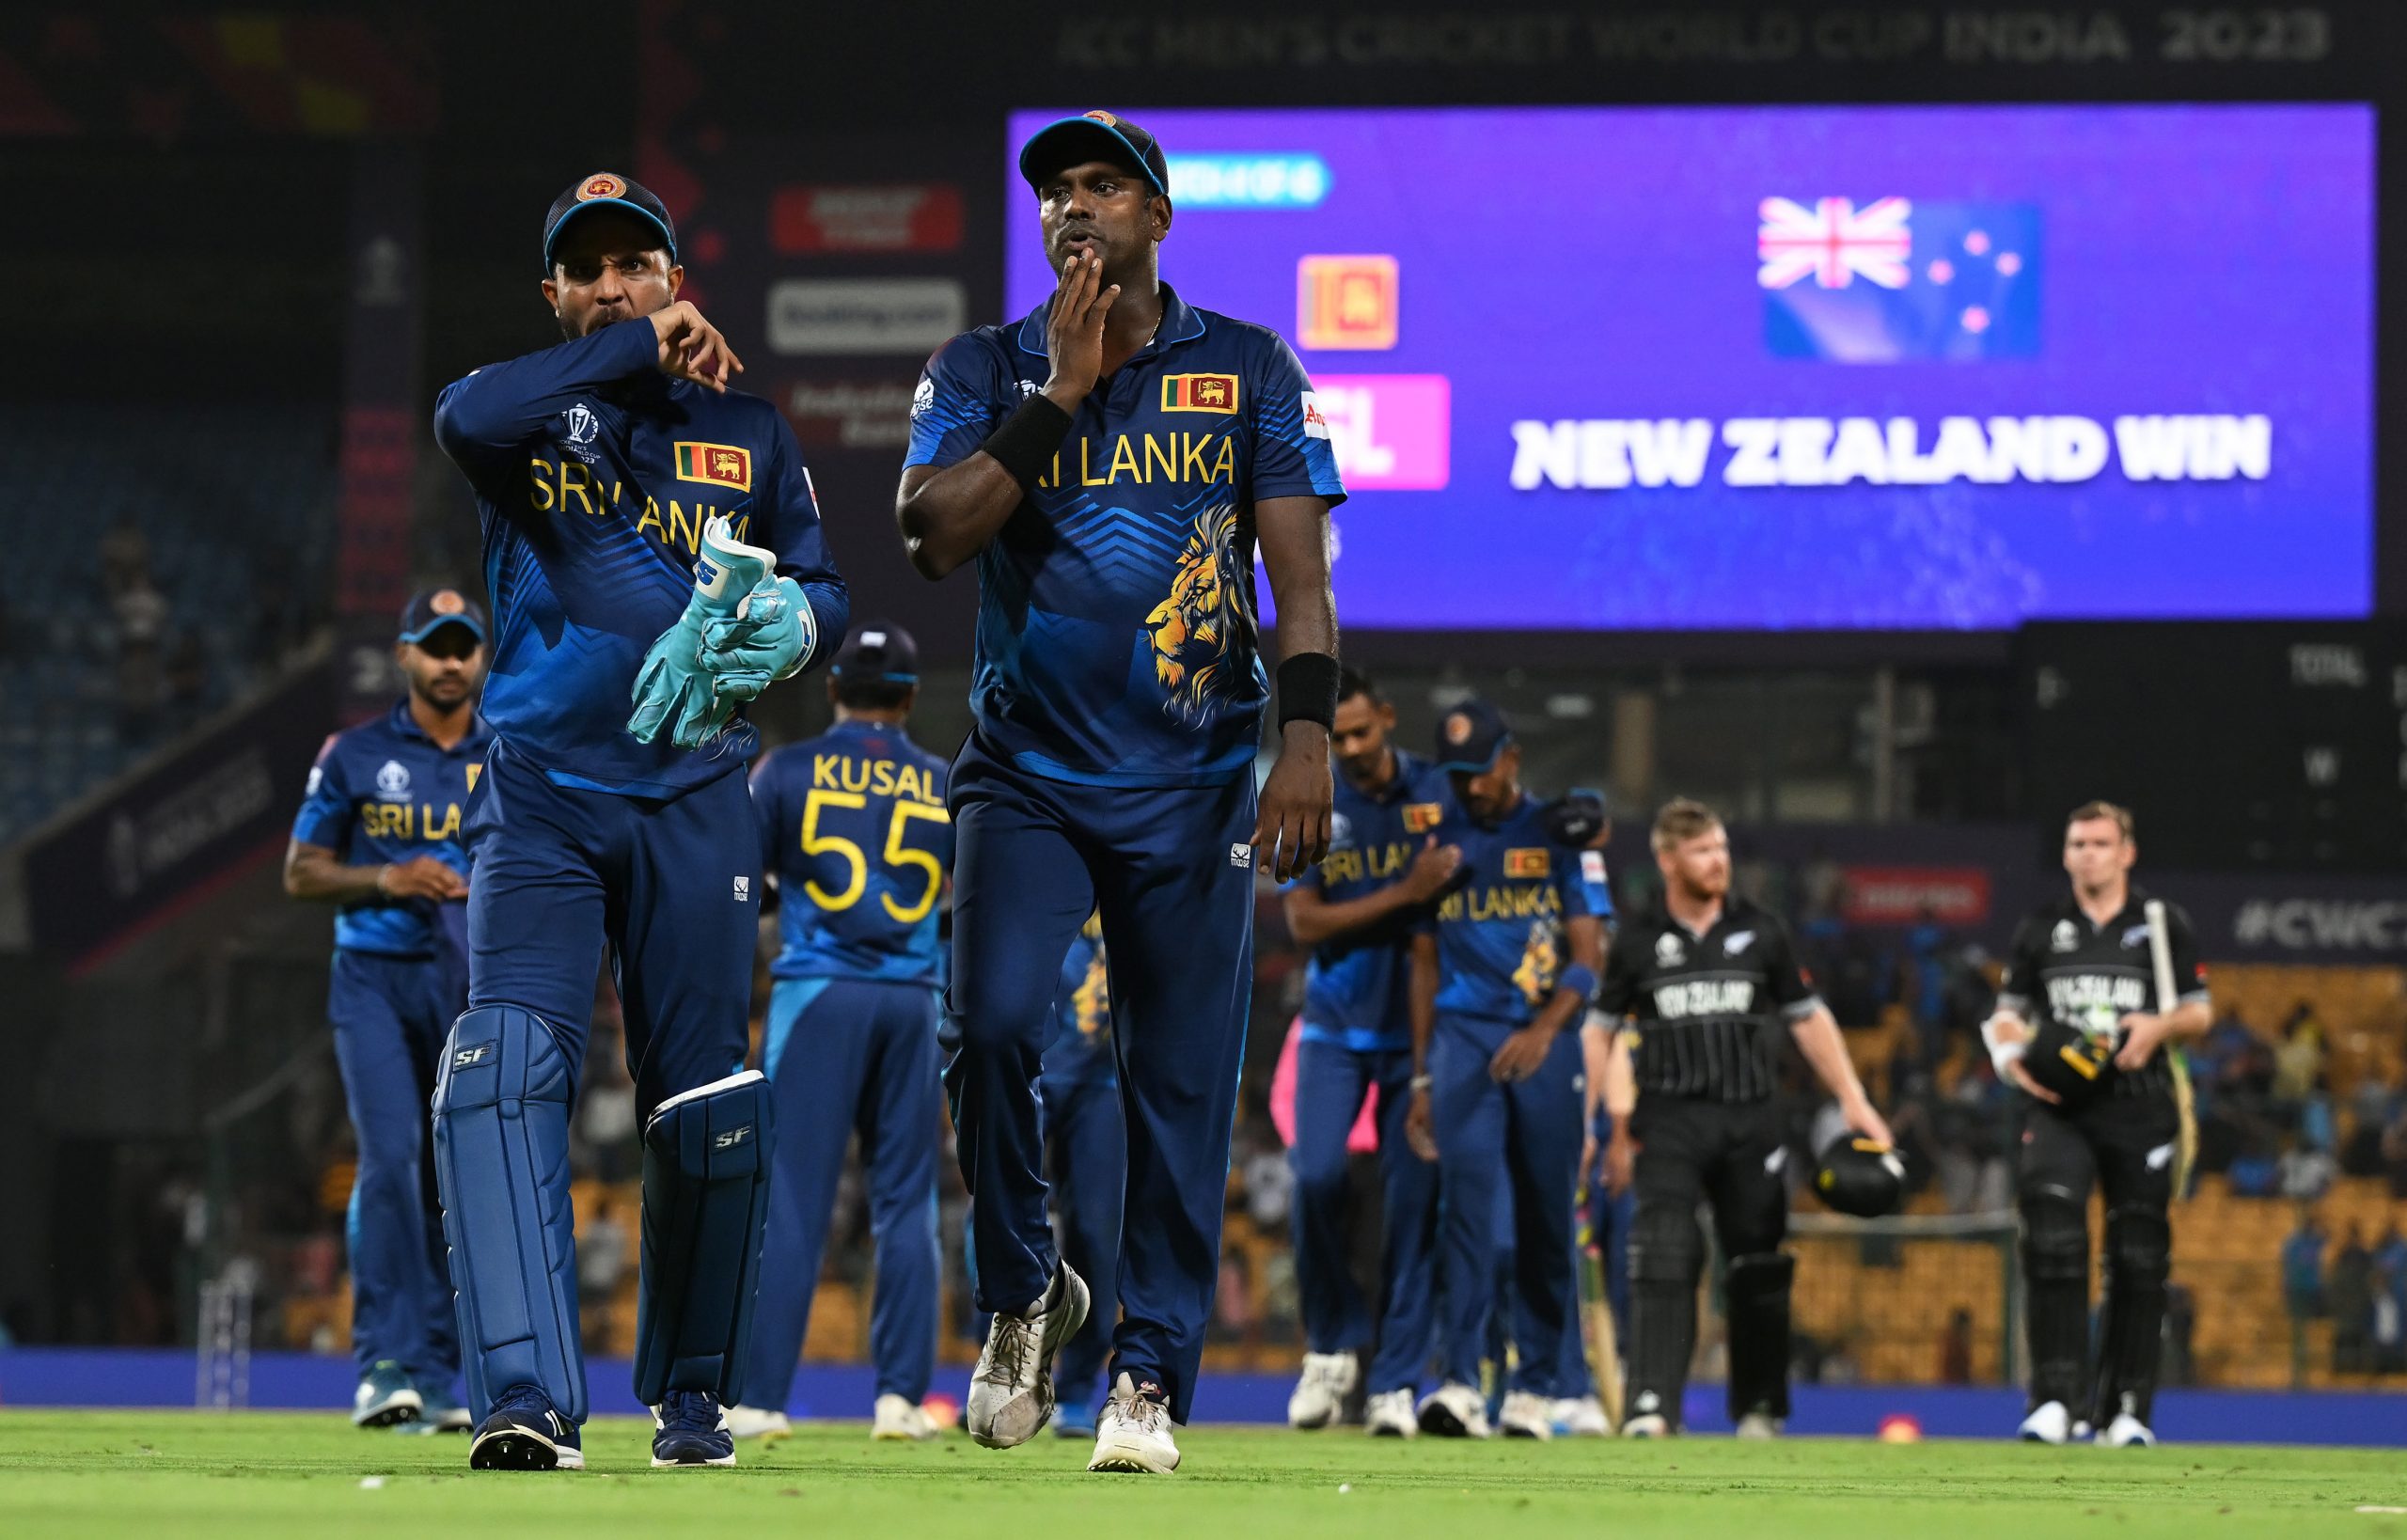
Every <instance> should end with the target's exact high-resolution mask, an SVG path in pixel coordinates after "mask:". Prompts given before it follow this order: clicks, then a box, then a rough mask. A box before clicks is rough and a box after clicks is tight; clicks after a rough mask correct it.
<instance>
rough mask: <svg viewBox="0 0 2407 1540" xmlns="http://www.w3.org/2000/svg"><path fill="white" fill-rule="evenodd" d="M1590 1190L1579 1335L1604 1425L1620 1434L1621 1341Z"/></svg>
mask: <svg viewBox="0 0 2407 1540" xmlns="http://www.w3.org/2000/svg"><path fill="white" fill-rule="evenodd" d="M1588 1194H1589V1189H1588V1188H1586V1187H1582V1188H1581V1189H1580V1200H1579V1214H1580V1235H1579V1242H1580V1335H1581V1338H1582V1339H1583V1340H1584V1341H1585V1343H1586V1344H1587V1348H1588V1373H1589V1374H1590V1375H1593V1376H1594V1377H1595V1379H1596V1381H1597V1400H1598V1401H1599V1402H1601V1403H1603V1405H1604V1408H1605V1422H1607V1423H1608V1424H1609V1425H1611V1427H1612V1428H1613V1431H1614V1432H1615V1433H1619V1432H1620V1431H1621V1403H1622V1385H1621V1341H1620V1339H1619V1338H1618V1337H1617V1336H1616V1335H1615V1334H1614V1331H1613V1296H1612V1295H1611V1294H1609V1293H1608V1292H1607V1291H1606V1288H1605V1252H1604V1248H1603V1247H1602V1246H1600V1245H1599V1244H1597V1232H1596V1225H1595V1222H1594V1221H1593V1220H1592V1219H1591V1218H1590V1217H1589V1214H1590V1210H1589V1206H1588Z"/></svg>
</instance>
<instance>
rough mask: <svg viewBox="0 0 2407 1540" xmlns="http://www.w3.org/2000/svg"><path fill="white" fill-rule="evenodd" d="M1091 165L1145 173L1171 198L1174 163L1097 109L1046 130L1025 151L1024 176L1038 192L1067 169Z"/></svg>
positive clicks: (1134, 129) (1124, 122)
mask: <svg viewBox="0 0 2407 1540" xmlns="http://www.w3.org/2000/svg"><path fill="white" fill-rule="evenodd" d="M1089 161H1117V162H1120V163H1121V164H1123V165H1127V166H1129V167H1130V168H1131V169H1133V170H1137V171H1141V172H1143V173H1144V176H1145V180H1146V181H1150V182H1152V183H1153V184H1154V191H1155V192H1156V193H1159V194H1161V195H1162V196H1165V197H1167V196H1169V195H1170V162H1169V161H1167V160H1166V159H1164V158H1163V156H1162V147H1161V145H1160V143H1159V142H1158V141H1156V139H1155V138H1154V136H1153V135H1152V134H1148V133H1146V132H1145V131H1144V130H1143V129H1141V128H1139V127H1138V126H1137V125H1136V124H1134V123H1132V122H1130V121H1128V119H1126V118H1122V117H1120V116H1118V115H1117V114H1114V113H1108V112H1105V111H1104V110H1103V109H1102V108H1100V107H1098V108H1096V109H1095V110H1094V111H1093V112H1091V113H1088V114H1086V115H1085V116H1083V117H1079V118H1056V119H1055V120H1054V121H1052V122H1050V123H1047V124H1046V125H1045V126H1044V127H1043V128H1041V129H1038V130H1037V131H1036V132H1035V134H1031V135H1030V137H1029V141H1028V143H1026V144H1024V145H1022V146H1020V150H1019V174H1020V175H1021V176H1023V177H1026V178H1027V179H1028V184H1029V185H1030V187H1034V186H1036V185H1038V184H1039V183H1041V182H1043V181H1044V180H1045V179H1046V178H1047V177H1049V176H1051V175H1053V173H1055V172H1056V171H1059V170H1061V169H1062V167H1064V166H1071V165H1085V164H1086V163H1087V162H1089Z"/></svg>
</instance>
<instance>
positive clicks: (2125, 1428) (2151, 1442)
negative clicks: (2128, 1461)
mask: <svg viewBox="0 0 2407 1540" xmlns="http://www.w3.org/2000/svg"><path fill="white" fill-rule="evenodd" d="M2098 1442H2099V1445H2100V1447H2101V1448H2104V1449H2154V1448H2155V1447H2156V1435H2155V1434H2154V1433H2152V1432H2150V1431H2148V1425H2147V1423H2146V1422H2141V1421H2140V1420H2139V1419H2138V1418H2136V1417H2133V1416H2132V1414H2131V1413H2130V1412H2116V1414H2115V1420H2114V1421H2113V1422H2109V1423H2107V1424H2106V1431H2105V1432H2103V1433H2101V1434H2100V1435H2099V1436H2098Z"/></svg>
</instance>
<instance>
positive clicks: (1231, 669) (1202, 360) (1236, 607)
mask: <svg viewBox="0 0 2407 1540" xmlns="http://www.w3.org/2000/svg"><path fill="white" fill-rule="evenodd" d="M1045 317H1046V312H1045V310H1043V309H1039V310H1037V311H1036V312H1034V313H1033V314H1031V315H1030V316H1029V317H1027V318H1026V319H1025V320H1023V321H1021V322H1018V323H1017V324H1015V325H1012V326H983V327H980V328H978V329H977V330H975V331H971V332H966V333H964V334H962V335H961V336H959V337H956V338H953V339H952V341H950V342H948V343H946V344H945V345H944V346H943V347H942V348H941V349H939V350H937V352H936V356H935V357H933V358H931V359H930V360H928V368H927V372H926V373H925V374H924V375H923V376H922V377H921V379H920V387H919V392H918V394H917V395H916V396H914V397H913V399H912V408H911V449H910V453H909V455H908V456H907V457H906V458H905V464H908V465H936V466H946V465H952V464H957V463H959V462H960V461H963V460H966V459H968V457H969V456H970V455H972V454H974V453H976V452H977V450H978V448H979V446H980V445H981V444H982V443H983V442H984V440H985V438H986V436H987V435H988V434H989V433H992V432H994V431H995V430H996V429H997V428H998V427H999V426H1001V424H1002V423H1003V421H1004V419H1006V418H1007V417H1009V416H1011V415H1012V414H1013V413H1014V412H1015V411H1016V410H1017V409H1018V408H1019V406H1020V404H1021V403H1022V402H1023V401H1027V400H1028V398H1029V397H1030V396H1032V395H1034V394H1036V392H1037V391H1038V390H1040V389H1041V388H1043V385H1044V383H1045V381H1046V378H1047V377H1048V376H1049V375H1050V373H1051V371H1052V366H1051V365H1050V363H1049V362H1048V361H1047V360H1046V353H1045V347H1046V338H1045ZM1301 496H1312V497H1319V498H1322V499H1323V500H1325V501H1327V502H1329V503H1330V504H1332V505H1333V504H1335V503H1337V502H1339V501H1341V500H1343V499H1344V497H1345V488H1344V487H1343V486H1342V485H1341V484H1340V482H1339V480H1338V476H1337V462H1336V459H1335V457H1334V455H1333V454H1332V453H1331V451H1330V448H1329V426H1328V424H1327V423H1326V422H1325V421H1323V420H1322V419H1321V417H1320V414H1319V408H1318V406H1317V404H1316V401H1315V398H1314V395H1313V393H1312V382H1311V381H1309V380H1308V379H1306V378H1305V377H1304V371H1303V366H1302V365H1301V364H1299V363H1298V362H1297V360H1296V355H1295V354H1294V353H1293V352H1291V351H1290V350H1289V349H1288V347H1287V344H1286V343H1285V342H1284V341H1282V339H1281V338H1280V337H1279V335H1278V334H1277V333H1275V332H1272V331H1270V330H1268V329H1267V328H1265V327H1261V326H1255V325H1250V324H1248V323H1247V322H1241V321H1235V320H1232V319H1230V318H1229V317H1227V316H1222V315H1217V314H1215V313H1213V312H1211V311H1208V310H1198V309H1195V308H1193V307H1191V306H1188V304H1187V303H1186V302H1185V301H1183V300H1181V299H1180V298H1179V297H1178V296H1177V294H1176V293H1175V292H1173V291H1172V290H1171V288H1170V286H1169V285H1167V284H1165V285H1163V286H1162V320H1161V325H1160V327H1159V328H1158V330H1157V331H1156V334H1155V337H1154V339H1153V340H1152V341H1151V342H1149V343H1147V344H1146V346H1145V347H1143V348H1142V349H1141V350H1139V352H1138V353H1137V354H1136V356H1134V357H1132V358H1130V359H1129V360H1128V362H1127V363H1125V364H1124V365H1122V366H1121V367H1120V368H1119V369H1115V370H1114V371H1113V372H1112V373H1111V374H1110V375H1109V376H1107V377H1106V378H1105V379H1104V380H1103V381H1102V382H1101V384H1100V385H1097V387H1096V388H1095V390H1094V391H1093V393H1092V394H1090V395H1089V396H1088V397H1087V399H1086V400H1085V401H1081V402H1080V403H1079V404H1078V411H1077V413H1076V414H1075V416H1074V417H1073V421H1072V426H1071V429H1070V432H1069V436H1068V437H1067V438H1065V439H1064V440H1063V441H1062V447H1061V450H1060V452H1059V453H1057V454H1056V455H1055V456H1054V457H1053V459H1052V462H1051V464H1049V466H1048V467H1047V468H1046V471H1045V473H1044V474H1043V475H1042V476H1041V477H1040V478H1039V479H1038V480H1037V483H1036V485H1035V486H1034V487H1032V488H1030V491H1029V493H1028V495H1027V497H1026V498H1025V500H1023V501H1022V502H1021V504H1020V505H1019V507H1018V509H1017V510H1015V511H1014V513H1013V515H1012V517H1011V518H1010V520H1009V521H1007V522H1006V523H1005V524H1004V526H1003V528H1002V531H1001V533H1000V534H999V535H998V536H997V537H996V538H995V539H994V540H993V541H991V542H988V543H987V545H986V548H985V549H984V550H983V551H982V552H981V553H980V554H979V558H978V579H979V583H978V595H979V598H978V606H979V607H978V657H977V671H976V676H975V679H974V682H973V684H972V686H971V704H972V705H973V706H974V707H975V709H976V712H977V717H978V731H979V734H980V736H981V738H982V740H983V742H984V743H985V744H987V745H988V746H990V747H991V748H992V749H993V750H994V751H995V752H996V753H997V754H998V755H999V757H1001V758H1004V759H1007V760H1009V761H1010V762H1012V763H1013V764H1014V765H1015V766H1016V767H1017V768H1019V769H1021V770H1025V771H1028V772H1030V773H1033V774H1036V775H1041V776H1047V777H1051V778H1056V779H1062V780H1072V781H1082V782H1087V783H1090V784H1097V785H1112V786H1201V785H1216V784H1222V783H1225V782H1228V781H1230V780H1234V779H1235V778H1237V777H1238V776H1241V775H1247V774H1251V767H1252V763H1253V755H1254V748H1255V746H1256V743H1257V741H1258V740H1259V738H1260V730H1261V721H1262V708H1263V705H1264V702H1265V701H1266V700H1267V699H1268V698H1269V691H1270V685H1269V678H1268V676H1267V674H1266V673H1265V671H1264V669H1263V667H1262V661H1261V658H1260V657H1259V655H1258V654H1257V652H1256V650H1255V640H1254V624H1255V622H1254V616H1255V613H1256V612H1255V606H1254V597H1253V508H1254V505H1255V504H1256V503H1259V502H1261V501H1263V500H1265V499H1267V498H1274V497H1301Z"/></svg>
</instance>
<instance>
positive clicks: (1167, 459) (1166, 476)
mask: <svg viewBox="0 0 2407 1540" xmlns="http://www.w3.org/2000/svg"><path fill="white" fill-rule="evenodd" d="M1156 464H1158V465H1160V466H1161V468H1162V479H1163V480H1165V481H1175V480H1177V479H1178V454H1177V451H1176V449H1175V448H1168V449H1166V448H1162V445H1161V441H1160V440H1159V439H1156V437H1154V435H1153V434H1151V433H1147V434H1146V435H1145V479H1146V481H1147V482H1148V483H1150V482H1151V481H1152V480H1153V479H1154V466H1155V465H1156Z"/></svg>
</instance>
